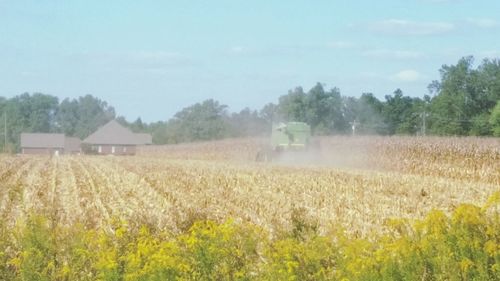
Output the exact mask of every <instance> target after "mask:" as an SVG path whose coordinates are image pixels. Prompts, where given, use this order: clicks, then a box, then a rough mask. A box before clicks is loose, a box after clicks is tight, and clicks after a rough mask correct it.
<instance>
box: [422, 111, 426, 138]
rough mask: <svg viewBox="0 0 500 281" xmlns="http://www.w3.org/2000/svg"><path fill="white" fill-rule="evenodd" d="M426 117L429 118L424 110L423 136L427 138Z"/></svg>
mask: <svg viewBox="0 0 500 281" xmlns="http://www.w3.org/2000/svg"><path fill="white" fill-rule="evenodd" d="M425 117H427V112H425V109H424V113H422V135H423V136H424V137H425V134H426V132H425V131H426V122H425Z"/></svg>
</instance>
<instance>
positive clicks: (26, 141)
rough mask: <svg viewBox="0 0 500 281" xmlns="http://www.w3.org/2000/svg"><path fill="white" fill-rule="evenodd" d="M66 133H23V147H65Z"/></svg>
mask: <svg viewBox="0 0 500 281" xmlns="http://www.w3.org/2000/svg"><path fill="white" fill-rule="evenodd" d="M64 143H65V137H64V134H46V133H21V147H23V148H64Z"/></svg>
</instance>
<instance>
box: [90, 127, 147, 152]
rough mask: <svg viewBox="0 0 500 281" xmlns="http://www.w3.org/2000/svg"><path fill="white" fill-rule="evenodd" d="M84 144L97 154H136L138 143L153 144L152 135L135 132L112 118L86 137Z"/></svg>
mask: <svg viewBox="0 0 500 281" xmlns="http://www.w3.org/2000/svg"><path fill="white" fill-rule="evenodd" d="M83 144H84V145H85V146H86V147H87V149H89V150H90V152H92V153H96V154H114V155H134V154H135V152H136V147H137V146H138V145H149V144H152V137H151V135H149V134H136V133H133V132H132V131H130V130H129V129H128V128H125V127H123V126H122V125H120V123H118V122H117V121H116V120H111V121H110V122H108V123H107V124H106V125H104V126H102V127H100V128H99V129H98V130H97V131H95V132H94V133H93V134H91V135H90V136H88V137H87V138H86V139H84V140H83Z"/></svg>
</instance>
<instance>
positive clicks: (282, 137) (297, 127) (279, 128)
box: [256, 122, 311, 161]
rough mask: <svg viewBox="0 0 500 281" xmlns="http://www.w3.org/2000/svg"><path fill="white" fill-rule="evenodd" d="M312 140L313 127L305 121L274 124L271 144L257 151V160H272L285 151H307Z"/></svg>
mask: <svg viewBox="0 0 500 281" xmlns="http://www.w3.org/2000/svg"><path fill="white" fill-rule="evenodd" d="M310 141H311V127H310V126H309V125H307V124H306V123H304V122H288V123H279V124H273V128H272V133H271V146H270V147H267V148H265V149H262V150H261V151H259V152H258V153H257V157H256V160H257V161H272V160H273V159H276V158H279V157H280V156H281V155H283V154H285V153H289V152H290V153H291V152H300V151H306V150H307V149H308V148H309V145H310Z"/></svg>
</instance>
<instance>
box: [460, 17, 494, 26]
mask: <svg viewBox="0 0 500 281" xmlns="http://www.w3.org/2000/svg"><path fill="white" fill-rule="evenodd" d="M466 21H467V23H469V24H471V25H473V26H476V27H480V28H493V27H497V26H498V25H499V23H498V21H496V20H494V19H488V18H480V19H479V18H468V19H467V20H466Z"/></svg>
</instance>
